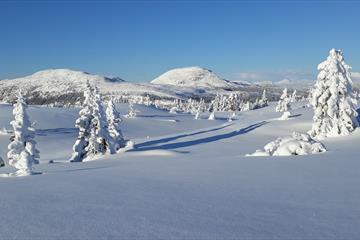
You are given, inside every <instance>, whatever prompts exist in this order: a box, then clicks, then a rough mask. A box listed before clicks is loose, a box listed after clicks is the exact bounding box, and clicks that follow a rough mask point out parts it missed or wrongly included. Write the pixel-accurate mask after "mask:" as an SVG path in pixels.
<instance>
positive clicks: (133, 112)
mask: <svg viewBox="0 0 360 240" xmlns="http://www.w3.org/2000/svg"><path fill="white" fill-rule="evenodd" d="M125 117H126V118H135V117H136V110H135V109H134V105H133V104H132V102H129V111H128V113H127V114H126V115H125Z"/></svg>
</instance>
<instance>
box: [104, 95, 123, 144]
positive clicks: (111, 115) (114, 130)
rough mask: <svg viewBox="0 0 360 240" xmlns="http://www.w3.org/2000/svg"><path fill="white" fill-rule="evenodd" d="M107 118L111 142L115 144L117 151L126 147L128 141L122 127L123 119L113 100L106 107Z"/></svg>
mask: <svg viewBox="0 0 360 240" xmlns="http://www.w3.org/2000/svg"><path fill="white" fill-rule="evenodd" d="M106 119H107V123H108V131H109V135H110V137H111V142H110V144H112V145H113V147H112V148H113V149H114V150H115V151H117V150H119V149H120V148H123V147H125V145H126V141H125V140H124V137H123V134H122V132H121V129H120V124H121V122H122V119H121V117H120V113H119V112H118V111H117V110H116V108H115V105H114V103H113V101H111V100H109V101H108V104H107V108H106Z"/></svg>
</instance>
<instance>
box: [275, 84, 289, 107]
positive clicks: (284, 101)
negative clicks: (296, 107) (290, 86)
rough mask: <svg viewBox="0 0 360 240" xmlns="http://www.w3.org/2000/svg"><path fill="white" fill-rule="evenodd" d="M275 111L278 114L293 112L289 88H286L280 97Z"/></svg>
mask: <svg viewBox="0 0 360 240" xmlns="http://www.w3.org/2000/svg"><path fill="white" fill-rule="evenodd" d="M275 110H276V112H286V111H288V110H291V106H290V96H289V95H288V91H287V88H284V91H283V93H282V95H281V96H280V99H279V102H278V104H277V106H276V109H275Z"/></svg>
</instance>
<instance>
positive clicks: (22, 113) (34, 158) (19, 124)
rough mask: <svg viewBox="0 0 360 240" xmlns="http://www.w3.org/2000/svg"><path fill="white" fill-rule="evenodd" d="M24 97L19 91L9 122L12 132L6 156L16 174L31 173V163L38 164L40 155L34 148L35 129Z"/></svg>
mask: <svg viewBox="0 0 360 240" xmlns="http://www.w3.org/2000/svg"><path fill="white" fill-rule="evenodd" d="M26 108H27V105H26V103H25V99H24V98H23V96H22V95H21V93H19V95H18V98H17V102H16V103H15V104H14V109H13V115H14V118H15V119H14V120H13V121H11V122H10V124H11V125H12V127H13V129H14V133H13V135H12V136H11V138H10V141H11V142H10V144H9V145H8V149H9V151H8V153H7V157H8V159H9V164H10V165H11V166H13V167H15V168H16V169H17V172H16V175H19V176H24V175H30V174H31V173H32V165H33V164H38V163H39V160H38V158H39V157H40V155H39V153H40V152H39V150H37V149H36V141H35V129H34V128H33V127H32V124H31V122H30V119H29V116H28V114H27V112H26Z"/></svg>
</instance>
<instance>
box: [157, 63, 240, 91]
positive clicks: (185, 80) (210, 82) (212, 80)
mask: <svg viewBox="0 0 360 240" xmlns="http://www.w3.org/2000/svg"><path fill="white" fill-rule="evenodd" d="M151 83H152V84H160V85H172V86H177V87H193V88H194V87H195V88H229V87H230V88H231V87H234V84H233V83H231V82H229V81H227V80H225V79H223V78H220V77H219V76H218V75H216V74H215V73H214V72H213V71H211V70H209V69H206V68H201V67H185V68H175V69H172V70H170V71H167V72H165V73H164V74H162V75H160V76H159V77H157V78H155V79H154V80H152V81H151Z"/></svg>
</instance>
